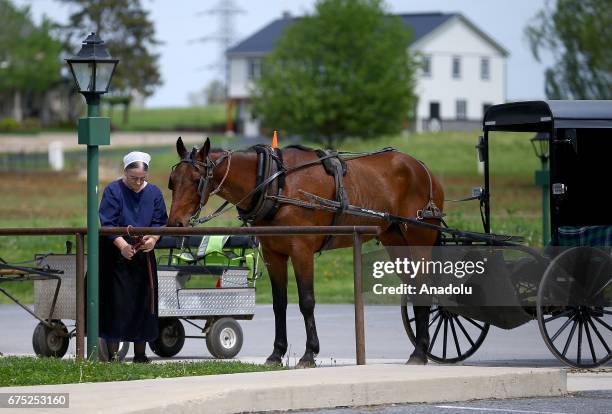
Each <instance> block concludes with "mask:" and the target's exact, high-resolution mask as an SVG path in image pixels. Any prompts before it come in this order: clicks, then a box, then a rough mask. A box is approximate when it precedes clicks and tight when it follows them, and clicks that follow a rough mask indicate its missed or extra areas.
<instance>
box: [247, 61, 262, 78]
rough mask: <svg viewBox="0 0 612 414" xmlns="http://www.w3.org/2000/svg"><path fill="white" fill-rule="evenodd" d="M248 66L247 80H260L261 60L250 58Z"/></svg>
mask: <svg viewBox="0 0 612 414" xmlns="http://www.w3.org/2000/svg"><path fill="white" fill-rule="evenodd" d="M248 65H249V74H248V77H249V80H257V79H259V78H261V59H257V58H251V59H249V61H248Z"/></svg>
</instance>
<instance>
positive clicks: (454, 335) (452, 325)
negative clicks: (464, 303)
mask: <svg viewBox="0 0 612 414" xmlns="http://www.w3.org/2000/svg"><path fill="white" fill-rule="evenodd" d="M450 326H451V331H453V340H454V341H455V348H457V356H458V357H460V356H461V348H460V347H459V340H458V339H457V332H456V331H455V323H454V322H453V318H450Z"/></svg>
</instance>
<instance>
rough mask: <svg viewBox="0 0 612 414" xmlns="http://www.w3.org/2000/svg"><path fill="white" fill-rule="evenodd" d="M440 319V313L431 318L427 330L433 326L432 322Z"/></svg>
mask: <svg viewBox="0 0 612 414" xmlns="http://www.w3.org/2000/svg"><path fill="white" fill-rule="evenodd" d="M439 317H440V312H438V314H437V315H436V316H434V317H433V319H432V320H431V321H429V326H428V328H431V325H433V324H434V322H435V321H436V319H438V318H439Z"/></svg>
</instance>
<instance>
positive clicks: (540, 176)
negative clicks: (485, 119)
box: [530, 132, 550, 246]
mask: <svg viewBox="0 0 612 414" xmlns="http://www.w3.org/2000/svg"><path fill="white" fill-rule="evenodd" d="M549 137H550V135H549V134H548V132H538V133H537V134H536V135H535V136H534V137H533V138H531V140H530V141H531V145H532V146H533V150H534V151H535V154H536V156H537V157H538V158H539V159H540V163H541V167H540V169H539V170H536V172H535V183H536V185H538V186H540V187H542V244H543V245H544V246H546V245H547V244H548V242H549V241H550V224H549V220H550V218H549V213H548V211H549V197H550V194H549V186H550V184H549V181H550V178H549V177H550V175H549V172H548V159H549V157H550V146H549Z"/></svg>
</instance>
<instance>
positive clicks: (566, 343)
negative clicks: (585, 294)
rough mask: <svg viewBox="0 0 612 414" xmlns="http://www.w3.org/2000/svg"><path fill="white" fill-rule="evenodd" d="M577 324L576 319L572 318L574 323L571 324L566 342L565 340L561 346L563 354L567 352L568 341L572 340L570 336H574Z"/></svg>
mask: <svg viewBox="0 0 612 414" xmlns="http://www.w3.org/2000/svg"><path fill="white" fill-rule="evenodd" d="M577 324H578V321H576V320H574V324H573V325H572V330H571V331H570V334H569V336H568V337H567V342H565V347H564V348H563V353H562V355H563V356H565V354H567V350H568V348H569V346H570V342H572V338H573V337H574V332H575V331H576V325H577Z"/></svg>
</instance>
